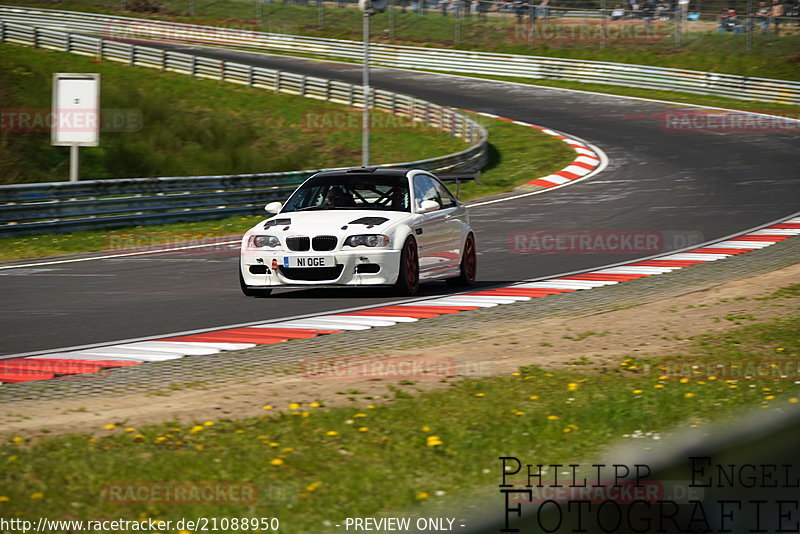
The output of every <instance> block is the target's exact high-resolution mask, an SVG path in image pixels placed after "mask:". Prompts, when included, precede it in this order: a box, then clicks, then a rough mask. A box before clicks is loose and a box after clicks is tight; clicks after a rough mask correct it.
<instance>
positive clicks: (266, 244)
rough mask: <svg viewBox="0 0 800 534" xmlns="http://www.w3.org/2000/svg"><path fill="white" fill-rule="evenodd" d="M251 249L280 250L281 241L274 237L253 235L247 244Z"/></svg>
mask: <svg viewBox="0 0 800 534" xmlns="http://www.w3.org/2000/svg"><path fill="white" fill-rule="evenodd" d="M247 246H248V247H249V248H278V247H280V246H281V241H280V239H278V238H277V237H275V236H274V235H251V236H250V240H249V241H248V242H247Z"/></svg>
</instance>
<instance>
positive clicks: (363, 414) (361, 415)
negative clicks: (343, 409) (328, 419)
mask: <svg viewBox="0 0 800 534" xmlns="http://www.w3.org/2000/svg"><path fill="white" fill-rule="evenodd" d="M366 416H367V414H365V413H357V414H355V415H354V416H353V417H366Z"/></svg>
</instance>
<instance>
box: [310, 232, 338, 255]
mask: <svg viewBox="0 0 800 534" xmlns="http://www.w3.org/2000/svg"><path fill="white" fill-rule="evenodd" d="M336 242H337V239H336V236H333V235H318V236H317V237H315V238H314V239H313V240H312V241H311V244H312V245H313V246H314V250H319V251H326V250H333V249H335V248H336Z"/></svg>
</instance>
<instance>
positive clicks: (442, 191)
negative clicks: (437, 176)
mask: <svg viewBox="0 0 800 534" xmlns="http://www.w3.org/2000/svg"><path fill="white" fill-rule="evenodd" d="M433 184H434V185H435V186H436V191H437V193H438V195H439V199H440V201H439V205H440V206H441V207H442V208H452V207H453V206H455V205H456V199H455V198H454V197H453V195H451V194H450V191H448V190H447V187H445V186H444V184H442V183H441V182H439V181H438V180H433Z"/></svg>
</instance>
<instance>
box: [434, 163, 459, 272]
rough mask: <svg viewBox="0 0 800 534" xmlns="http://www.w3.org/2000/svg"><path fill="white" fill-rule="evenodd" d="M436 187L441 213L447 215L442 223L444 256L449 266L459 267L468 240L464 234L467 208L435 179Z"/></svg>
mask: <svg viewBox="0 0 800 534" xmlns="http://www.w3.org/2000/svg"><path fill="white" fill-rule="evenodd" d="M434 186H435V187H436V190H437V194H438V196H439V205H440V206H441V211H442V212H444V213H445V217H444V220H443V221H442V224H443V225H444V229H443V231H444V232H445V233H446V236H445V240H444V243H443V248H444V253H443V254H444V255H445V256H446V258H447V259H448V262H447V263H448V265H450V266H451V267H458V266H459V263H460V259H461V249H462V247H463V246H464V239H466V235H462V234H464V231H463V230H464V227H465V222H466V217H467V208H465V207H464V206H463V205H459V204H458V202H457V201H456V198H455V197H454V196H453V195H452V194H451V193H450V191H449V190H448V189H447V187H445V185H444V184H442V183H441V182H440V181H439V180H436V179H434Z"/></svg>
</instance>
